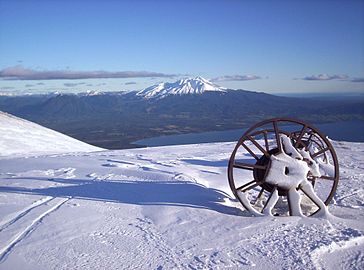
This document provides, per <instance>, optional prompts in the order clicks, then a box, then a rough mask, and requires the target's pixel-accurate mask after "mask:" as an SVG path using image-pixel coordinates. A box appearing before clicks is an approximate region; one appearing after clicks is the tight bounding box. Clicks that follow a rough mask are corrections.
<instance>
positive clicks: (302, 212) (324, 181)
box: [228, 118, 339, 216]
mask: <svg viewBox="0 0 364 270" xmlns="http://www.w3.org/2000/svg"><path fill="white" fill-rule="evenodd" d="M247 156H248V157H249V156H250V158H246V157H247ZM243 157H244V158H243ZM228 177H229V184H230V188H231V190H232V191H233V193H234V195H235V196H236V198H237V199H238V200H239V201H240V202H241V203H242V205H243V206H244V207H245V208H246V209H247V210H248V211H249V212H251V213H252V214H254V215H279V216H281V215H287V214H289V215H294V216H310V215H313V214H315V215H320V216H328V215H329V213H328V209H327V205H328V204H329V202H330V201H331V199H332V197H333V195H334V193H335V191H336V188H337V184H338V180H339V171H338V162H337V157H336V154H335V151H334V149H333V147H332V145H331V144H330V142H329V140H328V139H327V138H326V137H325V136H324V135H323V134H321V133H320V132H319V131H318V130H317V129H316V128H314V127H312V126H310V125H309V124H307V123H305V122H303V121H300V120H295V119H281V118H280V119H271V120H267V121H263V122H261V123H258V124H257V125H255V126H253V127H252V128H250V129H249V130H248V131H247V132H246V133H245V134H244V135H243V136H242V138H241V139H240V140H239V142H238V144H237V145H236V147H235V149H234V151H233V153H232V155H231V158H230V161H229V168H228Z"/></svg>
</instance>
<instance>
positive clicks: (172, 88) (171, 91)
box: [137, 77, 226, 99]
mask: <svg viewBox="0 0 364 270" xmlns="http://www.w3.org/2000/svg"><path fill="white" fill-rule="evenodd" d="M225 90H226V88H224V87H221V86H218V85H217V84H214V83H212V82H210V81H208V80H206V79H204V78H202V77H196V78H194V79H192V78H188V79H181V80H178V81H176V82H174V83H160V84H157V85H153V86H150V87H148V88H146V89H144V90H142V91H139V92H138V93H137V95H138V96H142V97H144V98H147V99H149V98H163V97H166V96H169V95H186V94H203V93H204V92H209V91H214V92H225Z"/></svg>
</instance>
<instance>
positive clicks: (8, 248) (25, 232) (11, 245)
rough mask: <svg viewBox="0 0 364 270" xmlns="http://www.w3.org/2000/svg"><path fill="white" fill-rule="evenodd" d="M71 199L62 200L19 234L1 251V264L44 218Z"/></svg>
mask: <svg viewBox="0 0 364 270" xmlns="http://www.w3.org/2000/svg"><path fill="white" fill-rule="evenodd" d="M70 199H71V198H66V199H63V200H61V201H60V202H59V203H57V204H56V205H55V206H53V207H51V208H50V209H48V210H47V211H45V212H44V213H42V214H41V215H40V216H38V217H37V218H36V219H34V220H33V221H32V223H31V224H30V225H29V226H28V227H26V228H25V229H24V230H23V231H21V232H20V233H18V234H17V235H16V236H15V237H14V239H13V240H11V241H10V243H8V244H7V245H6V246H5V247H4V248H2V249H1V250H0V263H1V262H3V261H4V259H5V257H6V256H7V255H8V254H9V253H10V252H11V250H12V249H13V248H14V246H15V245H16V244H17V243H19V242H20V241H21V240H23V239H24V238H25V237H27V236H28V235H29V234H31V233H32V232H33V231H34V230H35V229H36V227H37V226H38V224H39V223H40V222H41V221H42V220H43V218H44V217H46V216H47V215H49V214H50V213H52V212H54V211H56V210H57V209H58V208H60V207H61V206H62V205H63V204H64V203H66V202H67V201H69V200H70Z"/></svg>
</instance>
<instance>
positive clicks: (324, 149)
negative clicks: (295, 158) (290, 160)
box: [311, 147, 330, 158]
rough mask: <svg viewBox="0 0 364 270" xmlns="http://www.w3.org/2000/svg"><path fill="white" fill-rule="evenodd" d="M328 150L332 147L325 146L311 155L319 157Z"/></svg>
mask: <svg viewBox="0 0 364 270" xmlns="http://www.w3.org/2000/svg"><path fill="white" fill-rule="evenodd" d="M327 150H330V148H328V147H325V148H323V149H321V150H320V151H318V152H316V153H314V154H312V155H311V157H312V158H315V157H317V156H319V155H321V154H323V153H325V152H326V151H327Z"/></svg>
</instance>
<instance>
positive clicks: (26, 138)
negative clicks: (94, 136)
mask: <svg viewBox="0 0 364 270" xmlns="http://www.w3.org/2000/svg"><path fill="white" fill-rule="evenodd" d="M100 150H103V149H102V148H99V147H96V146H92V145H89V144H86V143H84V142H81V141H79V140H76V139H74V138H71V137H69V136H66V135H64V134H62V133H59V132H56V131H54V130H51V129H48V128H45V127H42V126H40V125H38V124H35V123H33V122H29V121H26V120H24V119H21V118H18V117H15V116H13V115H10V114H7V113H4V112H1V111H0V159H1V158H3V157H6V156H12V157H14V156H24V155H27V156H35V155H42V154H59V153H70V152H93V151H100Z"/></svg>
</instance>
